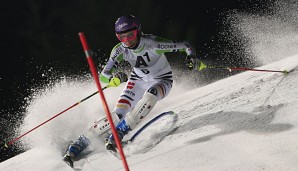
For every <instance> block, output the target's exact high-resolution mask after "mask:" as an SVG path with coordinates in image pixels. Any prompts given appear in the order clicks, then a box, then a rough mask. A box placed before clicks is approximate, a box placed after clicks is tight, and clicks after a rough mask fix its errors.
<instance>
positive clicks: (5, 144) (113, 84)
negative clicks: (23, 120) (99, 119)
mask: <svg viewBox="0 0 298 171" xmlns="http://www.w3.org/2000/svg"><path fill="white" fill-rule="evenodd" d="M117 79H119V78H113V79H111V81H110V82H109V84H108V85H106V86H105V87H103V88H102V90H105V89H107V88H109V87H117V86H118V85H120V80H117ZM97 93H98V91H96V92H94V93H92V94H91V95H89V96H88V97H85V98H84V99H82V100H80V101H78V102H76V103H75V104H73V105H71V106H70V107H68V108H67V109H65V110H63V111H61V112H60V113H58V114H56V115H54V116H53V117H51V118H49V119H48V120H46V121H44V122H43V123H41V124H39V125H37V126H36V127H34V128H32V129H31V130H29V131H28V132H26V133H24V134H22V135H20V136H19V137H17V138H15V139H13V140H11V141H9V142H4V141H2V142H1V143H0V147H1V148H2V147H5V148H8V147H9V146H10V145H12V144H13V143H14V142H16V141H18V140H19V139H21V138H22V137H24V136H26V135H27V134H29V133H30V132H32V131H34V130H35V129H37V128H39V127H41V126H42V125H44V124H45V123H47V122H49V121H51V120H53V119H54V118H56V117H57V116H59V115H61V114H63V113H64V112H66V111H68V110H69V109H71V108H73V107H75V106H77V105H78V104H80V103H82V102H83V101H85V100H87V99H89V98H90V97H92V96H94V95H95V94H97Z"/></svg>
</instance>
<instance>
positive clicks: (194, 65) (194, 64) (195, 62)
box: [185, 55, 200, 70]
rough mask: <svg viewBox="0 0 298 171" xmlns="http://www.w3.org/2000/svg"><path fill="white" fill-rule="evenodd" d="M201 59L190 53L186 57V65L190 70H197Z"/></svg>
mask: <svg viewBox="0 0 298 171" xmlns="http://www.w3.org/2000/svg"><path fill="white" fill-rule="evenodd" d="M199 64H200V60H199V58H197V57H196V56H194V55H188V56H186V58H185V65H186V67H187V68H188V69H189V70H197V69H198V68H199Z"/></svg>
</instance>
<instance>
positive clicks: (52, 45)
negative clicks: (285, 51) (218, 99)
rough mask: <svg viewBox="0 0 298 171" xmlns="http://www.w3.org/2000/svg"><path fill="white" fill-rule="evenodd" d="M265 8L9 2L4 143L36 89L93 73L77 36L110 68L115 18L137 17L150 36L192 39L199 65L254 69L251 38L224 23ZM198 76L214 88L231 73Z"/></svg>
mask: <svg viewBox="0 0 298 171" xmlns="http://www.w3.org/2000/svg"><path fill="white" fill-rule="evenodd" d="M263 9H264V1H263V2H262V3H260V4H258V1H253V0H248V1H241V0H228V1H220V0H208V1H189V0H184V1H179V2H174V1H170V0H162V1H160V0H147V1H146V0H129V1H103V0H63V1H61V0H51V1H44V0H25V1H16V0H12V1H5V3H2V5H1V7H0V12H1V15H0V17H1V45H0V48H1V54H0V55H1V67H0V68H1V73H0V74H1V75H0V81H1V88H0V95H1V96H0V97H1V104H0V105H1V113H0V117H1V120H0V126H1V129H0V133H1V137H0V138H1V139H0V141H2V142H3V141H4V142H8V141H10V140H12V139H13V138H15V137H13V130H14V128H15V127H16V126H18V125H17V124H19V123H21V120H22V119H23V116H24V111H25V108H26V99H27V98H30V94H31V93H32V91H33V90H34V88H36V87H39V86H42V85H45V84H48V83H49V82H51V80H55V79H59V78H60V77H62V76H66V77H76V76H78V75H81V76H83V75H84V74H86V73H89V66H88V63H87V62H86V58H85V55H84V53H83V50H82V48H81V44H80V41H79V38H78V32H84V33H85V35H86V37H87V41H88V43H89V46H90V48H91V49H92V50H93V52H94V56H93V59H94V61H95V63H96V64H97V65H100V64H104V60H105V59H107V58H108V57H109V53H110V51H111V49H112V48H113V47H114V45H115V44H116V43H118V40H117V38H116V37H115V34H114V22H115V21H116V19H117V18H118V17H120V16H122V15H124V14H133V15H135V16H136V17H138V18H139V19H140V20H141V23H142V29H143V32H144V33H151V34H155V35H158V36H161V37H165V38H168V39H171V40H188V41H189V42H191V43H192V44H194V45H195V48H196V50H197V53H198V56H199V57H200V59H201V60H203V61H205V62H207V63H212V64H213V65H223V66H225V65H228V66H231V65H232V66H239V65H241V66H242V67H243V66H246V67H251V66H254V65H256V64H255V63H253V62H250V61H249V59H248V58H249V56H247V55H244V54H245V49H244V48H243V46H242V44H244V43H245V40H243V38H242V39H240V38H237V37H235V36H233V35H231V34H230V33H227V32H226V31H224V30H228V28H229V25H227V24H226V23H227V22H224V21H226V18H227V16H228V15H230V14H231V13H235V12H254V13H257V12H262V11H263ZM235 44H237V46H235ZM242 54H243V55H242ZM177 56H178V57H177ZM179 57H180V58H179ZM173 59H175V60H173V61H172V63H174V66H176V67H177V68H179V67H180V68H181V69H182V70H183V69H184V68H183V66H182V65H181V59H183V57H182V58H181V54H180V55H176V56H175V55H174V58H173ZM175 61H176V63H175ZM182 61H183V60H182ZM185 72H190V71H185ZM195 74H196V75H197V76H198V77H199V78H201V80H200V81H201V83H202V82H203V83H205V84H208V83H210V82H212V81H214V80H216V79H219V78H223V77H226V76H229V75H231V74H232V73H229V72H225V71H221V72H218V71H203V72H200V73H199V72H197V73H195ZM182 76H183V75H182ZM184 77H185V76H184ZM17 145H18V143H15V145H13V146H11V147H10V148H9V149H2V150H1V153H0V154H1V160H0V161H3V160H6V159H8V158H10V157H13V156H14V155H16V154H18V153H20V152H22V149H21V148H18V146H17Z"/></svg>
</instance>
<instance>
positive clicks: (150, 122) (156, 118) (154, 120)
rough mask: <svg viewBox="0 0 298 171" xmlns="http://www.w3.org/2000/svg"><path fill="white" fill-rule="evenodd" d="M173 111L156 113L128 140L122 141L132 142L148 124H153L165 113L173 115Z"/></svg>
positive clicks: (125, 142)
mask: <svg viewBox="0 0 298 171" xmlns="http://www.w3.org/2000/svg"><path fill="white" fill-rule="evenodd" d="M174 114H175V113H174V112H173V111H168V112H163V113H161V114H159V115H157V116H156V117H154V118H153V119H151V120H150V121H148V122H147V123H146V124H145V125H144V126H142V127H141V128H140V129H139V130H138V131H136V132H135V133H134V134H133V135H132V136H131V138H130V139H129V140H127V141H124V142H122V143H124V144H127V143H128V142H133V141H134V140H135V138H137V137H138V136H139V135H140V134H141V133H142V132H143V131H144V130H145V129H146V128H147V127H148V126H149V125H151V124H153V123H154V122H156V121H157V120H159V119H160V118H162V117H163V116H166V115H174Z"/></svg>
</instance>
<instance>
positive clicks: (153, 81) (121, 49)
mask: <svg viewBox="0 0 298 171" xmlns="http://www.w3.org/2000/svg"><path fill="white" fill-rule="evenodd" d="M115 32H116V36H117V38H118V39H119V41H120V43H118V44H117V45H116V46H115V47H114V48H113V49H112V51H111V54H110V58H109V60H108V62H107V64H106V66H105V67H104V69H103V70H102V72H101V74H100V81H102V82H104V83H109V81H110V80H111V79H112V78H115V77H117V78H119V79H120V81H121V82H127V83H126V86H125V88H124V90H123V91H122V94H121V95H120V97H119V99H118V102H117V104H116V106H115V108H114V110H113V111H112V112H111V115H112V118H113V122H114V124H115V125H116V130H117V132H118V135H119V138H120V139H122V138H123V137H124V136H125V135H126V134H127V133H128V132H129V131H131V130H132V129H134V128H135V127H136V126H137V124H138V123H139V122H141V120H142V119H143V118H144V117H145V116H146V115H147V114H148V113H149V112H150V111H151V110H152V108H153V107H154V106H155V104H156V103H157V101H159V100H161V99H163V98H165V97H166V96H167V95H168V94H169V92H170V90H171V88H172V85H173V75H172V74H173V73H172V69H171V66H170V65H169V62H168V60H167V58H166V56H165V55H164V53H166V52H181V51H182V52H185V53H186V55H187V57H186V65H187V67H188V69H196V68H197V67H198V61H199V60H198V59H197V57H196V54H195V50H194V48H192V47H191V45H190V44H189V43H188V42H173V41H170V40H167V39H164V38H161V37H158V36H154V35H149V34H143V33H142V31H141V24H140V22H139V20H138V19H137V18H136V17H135V16H133V15H124V16H122V17H120V18H118V20H117V21H116V22H115ZM124 61H127V62H129V64H130V66H131V67H132V71H131V73H130V77H129V78H128V76H127V75H126V74H125V73H124V72H119V71H117V68H118V66H119V65H120V64H121V63H122V62H124ZM103 133H107V135H106V138H105V139H106V142H105V147H106V149H107V150H109V151H114V152H117V149H116V143H115V140H114V137H113V135H112V134H111V131H110V127H109V124H108V122H107V119H106V117H104V118H102V119H100V120H99V121H98V122H97V123H96V126H93V127H91V128H90V129H89V131H88V133H86V134H84V135H81V136H80V137H79V138H78V139H77V140H76V141H75V142H74V143H72V144H70V146H69V148H68V150H67V152H66V154H65V156H64V161H66V162H67V163H68V164H69V165H70V166H73V159H74V158H75V157H77V156H78V155H79V154H80V153H81V152H82V151H83V150H84V149H86V148H87V147H88V145H89V144H90V137H91V136H94V135H101V134H103Z"/></svg>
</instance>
